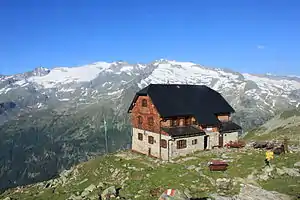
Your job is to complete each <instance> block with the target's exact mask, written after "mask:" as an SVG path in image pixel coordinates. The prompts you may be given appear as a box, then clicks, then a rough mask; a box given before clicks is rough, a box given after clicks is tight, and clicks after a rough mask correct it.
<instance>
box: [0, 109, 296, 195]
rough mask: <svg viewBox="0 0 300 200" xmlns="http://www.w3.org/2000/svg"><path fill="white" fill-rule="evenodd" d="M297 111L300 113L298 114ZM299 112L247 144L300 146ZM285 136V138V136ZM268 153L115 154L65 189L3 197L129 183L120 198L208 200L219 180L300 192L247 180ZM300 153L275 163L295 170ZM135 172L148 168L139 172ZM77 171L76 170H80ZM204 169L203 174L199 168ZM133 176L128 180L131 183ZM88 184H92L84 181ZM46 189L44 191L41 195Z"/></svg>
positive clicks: (282, 181)
mask: <svg viewBox="0 0 300 200" xmlns="http://www.w3.org/2000/svg"><path fill="white" fill-rule="evenodd" d="M296 113H298V112H296ZM297 115H298V114H295V112H285V113H284V114H282V115H279V116H277V117H275V118H274V119H272V120H270V121H269V122H268V123H266V124H265V125H264V126H262V127H260V128H258V129H256V130H253V131H252V132H250V133H248V134H247V135H246V137H245V138H244V139H246V140H269V139H274V138H275V139H282V137H283V135H285V136H288V137H289V138H290V140H291V142H292V143H297V140H298V137H299V135H300V124H299V122H300V118H299V117H297ZM283 133H284V134H283ZM221 154H226V155H227V156H228V157H229V158H228V159H229V160H232V162H231V163H230V166H229V168H228V170H227V171H226V172H210V171H209V170H208V168H207V162H208V161H209V160H210V159H212V158H220V157H221ZM264 158H265V152H264V151H259V150H253V149H242V150H240V151H238V150H235V149H230V150H228V149H221V150H213V151H205V152H198V153H195V154H193V155H189V156H187V157H185V158H180V159H178V160H177V161H175V162H174V163H160V162H158V161H155V160H153V159H151V158H148V157H145V156H142V155H138V154H134V153H130V152H120V153H117V154H110V155H107V156H104V157H98V158H96V159H93V160H90V161H88V162H85V163H81V164H79V165H78V166H76V170H78V172H77V175H74V176H73V178H71V177H70V178H68V180H69V181H67V182H66V184H64V185H61V184H60V185H58V187H57V188H56V189H55V191H54V190H53V189H42V188H40V186H39V184H36V185H32V186H28V187H26V188H25V189H23V192H16V190H14V189H11V190H8V191H6V192H5V193H4V194H2V195H0V199H1V197H6V196H11V197H15V198H17V199H22V200H23V199H24V200H26V199H41V200H43V199H57V200H60V199H61V200H62V199H67V198H68V197H70V196H71V195H72V194H76V193H81V192H82V191H83V190H84V189H85V188H86V187H88V186H89V185H90V184H94V185H96V186H97V185H98V184H99V182H101V183H104V188H107V187H109V186H111V185H115V186H117V187H118V186H121V185H122V182H124V181H125V185H123V187H122V190H121V192H120V193H121V195H122V196H124V197H126V199H128V198H131V199H133V198H134V196H135V195H139V196H138V198H136V199H143V200H150V199H157V197H158V195H159V194H160V193H161V192H162V191H163V190H165V189H167V188H178V189H184V188H188V189H190V191H191V194H192V195H193V197H204V196H207V195H209V193H214V192H216V186H215V184H214V183H213V182H214V181H215V180H216V179H217V178H222V177H225V178H236V179H239V180H241V181H242V182H245V181H246V182H248V181H249V182H250V183H252V184H259V185H260V186H262V187H263V188H265V189H267V190H275V191H278V192H281V193H285V194H289V195H299V194H300V187H297V186H299V185H300V178H299V177H289V176H281V177H279V176H275V177H274V178H273V179H269V180H268V181H260V182H258V183H257V182H253V181H252V182H251V180H248V179H247V177H248V176H249V175H250V174H252V173H253V172H254V171H259V172H261V170H262V168H263V166H264ZM299 159H300V155H299V152H298V153H290V154H285V155H281V156H275V159H274V160H272V165H273V166H276V167H283V166H285V167H290V168H292V167H293V164H294V163H295V162H298V161H300V160H299ZM191 165H194V166H195V167H199V169H200V173H202V175H200V173H199V172H197V171H196V170H187V169H186V167H187V166H191ZM128 166H131V167H135V168H136V169H143V170H142V171H137V170H134V169H132V168H128ZM110 169H120V173H119V175H117V176H116V177H113V176H112V174H113V172H111V171H110ZM76 170H75V171H76ZM198 171H199V170H198ZM206 177H209V178H206ZM126 178H128V179H126ZM83 180H87V181H86V182H83ZM152 190H154V191H158V192H157V193H156V194H155V195H154V196H151V195H150V191H152ZM40 191H42V192H40ZM100 191H101V189H96V190H94V192H92V193H91V194H90V196H93V197H94V199H96V197H97V194H98V193H99V192H100ZM238 191H239V184H236V185H235V186H234V187H233V189H232V190H231V191H229V193H230V194H235V193H237V192H238Z"/></svg>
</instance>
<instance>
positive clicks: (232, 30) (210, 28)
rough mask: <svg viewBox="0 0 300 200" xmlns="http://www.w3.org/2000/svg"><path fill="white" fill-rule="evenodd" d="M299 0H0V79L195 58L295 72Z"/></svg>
mask: <svg viewBox="0 0 300 200" xmlns="http://www.w3.org/2000/svg"><path fill="white" fill-rule="evenodd" d="M299 10H300V1H299V0H287V1H284V0H243V1H241V0H227V1H223V0H222V1H221V0H172V1H171V0H170V1H169V0H126V1H125V0H26V1H25V0H0V27H1V29H0V74H12V73H17V72H24V71H28V70H31V69H33V68H35V67H37V66H44V67H48V68H52V67H56V66H78V65H82V64H88V63H91V62H95V61H116V60H125V61H128V62H150V61H153V60H155V59H160V58H166V59H172V60H178V61H193V62H196V63H199V64H203V65H208V66H215V67H224V68H230V69H233V70H237V71H240V72H251V73H267V72H269V73H274V74H295V75H300V49H299V48H300V12H299Z"/></svg>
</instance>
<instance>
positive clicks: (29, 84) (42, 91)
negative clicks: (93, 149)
mask: <svg viewBox="0 0 300 200" xmlns="http://www.w3.org/2000/svg"><path fill="white" fill-rule="evenodd" d="M150 83H180V84H204V85H207V86H209V87H211V88H213V89H215V90H217V91H219V92H220V93H221V94H223V95H224V97H225V98H226V99H227V100H228V101H229V102H230V103H231V104H232V105H233V107H234V108H235V109H236V111H237V114H236V116H237V117H238V118H239V121H240V122H241V123H242V124H244V125H245V126H246V127H248V126H249V125H247V124H249V123H250V122H249V121H251V123H250V124H252V125H253V124H256V125H259V124H261V123H262V122H263V121H265V120H267V119H268V118H269V117H270V116H272V115H274V114H275V113H276V112H277V111H279V110H282V109H288V108H293V107H299V105H300V78H298V77H296V76H294V77H292V76H275V75H270V74H267V75H253V74H249V73H238V72H234V71H231V70H225V69H219V68H208V67H205V66H202V65H199V64H195V63H191V62H177V61H169V60H163V59H161V60H157V61H154V62H152V63H149V64H129V63H126V62H113V63H106V62H96V63H93V64H89V65H84V66H79V67H57V68H53V69H51V70H49V69H45V68H37V69H35V70H33V71H32V72H27V73H24V74H16V75H12V76H3V77H0V102H1V101H2V102H7V101H9V102H14V103H16V105H17V106H16V107H17V108H19V109H22V110H24V109H25V110H26V109H27V108H29V109H44V108H48V107H49V106H50V107H53V106H54V107H55V106H62V107H66V108H70V107H75V106H80V105H86V104H92V103H95V102H99V101H100V102H103V101H106V102H110V101H111V105H113V107H114V108H116V111H117V110H118V109H121V110H123V111H124V110H125V107H126V106H128V103H129V102H130V100H131V98H132V96H130V95H129V94H132V95H133V94H134V92H135V91H137V90H138V89H139V88H143V87H145V86H147V85H148V84H150ZM128 91H130V92H129V93H128ZM6 113H7V112H6ZM2 118H3V117H2ZM246 121H247V123H246Z"/></svg>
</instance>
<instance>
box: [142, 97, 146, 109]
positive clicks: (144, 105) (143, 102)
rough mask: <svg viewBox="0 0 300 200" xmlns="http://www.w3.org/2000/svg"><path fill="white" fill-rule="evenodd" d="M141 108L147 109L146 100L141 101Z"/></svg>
mask: <svg viewBox="0 0 300 200" xmlns="http://www.w3.org/2000/svg"><path fill="white" fill-rule="evenodd" d="M142 107H147V99H143V100H142Z"/></svg>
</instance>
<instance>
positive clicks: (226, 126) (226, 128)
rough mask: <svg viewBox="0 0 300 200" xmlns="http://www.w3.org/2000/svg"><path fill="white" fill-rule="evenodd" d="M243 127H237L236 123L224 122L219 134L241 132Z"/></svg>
mask: <svg viewBox="0 0 300 200" xmlns="http://www.w3.org/2000/svg"><path fill="white" fill-rule="evenodd" d="M241 129H242V127H240V126H239V125H237V124H236V123H234V122H231V121H230V122H222V123H221V125H220V128H219V132H220V133H230V132H233V131H239V130H241Z"/></svg>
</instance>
